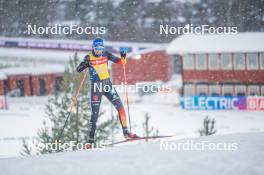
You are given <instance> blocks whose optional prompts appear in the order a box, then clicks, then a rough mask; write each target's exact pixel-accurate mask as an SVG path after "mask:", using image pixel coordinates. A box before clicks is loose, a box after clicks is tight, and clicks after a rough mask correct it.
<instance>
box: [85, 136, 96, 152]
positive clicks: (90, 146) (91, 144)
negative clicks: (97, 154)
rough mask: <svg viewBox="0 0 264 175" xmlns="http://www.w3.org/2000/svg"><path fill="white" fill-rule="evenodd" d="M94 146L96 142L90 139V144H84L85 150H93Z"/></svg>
mask: <svg viewBox="0 0 264 175" xmlns="http://www.w3.org/2000/svg"><path fill="white" fill-rule="evenodd" d="M93 146H94V140H93V139H89V140H88V143H85V144H84V149H86V150H88V149H92V148H93Z"/></svg>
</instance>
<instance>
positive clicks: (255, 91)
mask: <svg viewBox="0 0 264 175" xmlns="http://www.w3.org/2000/svg"><path fill="white" fill-rule="evenodd" d="M248 94H249V95H250V96H255V95H260V92H259V86H258V85H249V86H248Z"/></svg>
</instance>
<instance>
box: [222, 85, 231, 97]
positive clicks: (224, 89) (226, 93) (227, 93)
mask: <svg viewBox="0 0 264 175" xmlns="http://www.w3.org/2000/svg"><path fill="white" fill-rule="evenodd" d="M222 92H223V95H224V96H232V95H233V85H223V87H222Z"/></svg>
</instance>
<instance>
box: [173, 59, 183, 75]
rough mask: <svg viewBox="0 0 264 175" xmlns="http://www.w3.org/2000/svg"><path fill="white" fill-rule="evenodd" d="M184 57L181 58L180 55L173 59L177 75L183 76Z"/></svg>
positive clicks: (174, 71) (174, 70)
mask: <svg viewBox="0 0 264 175" xmlns="http://www.w3.org/2000/svg"><path fill="white" fill-rule="evenodd" d="M182 58H183V57H181V56H179V55H175V56H173V57H172V59H171V60H173V73H176V74H181V72H182V62H181V59H182Z"/></svg>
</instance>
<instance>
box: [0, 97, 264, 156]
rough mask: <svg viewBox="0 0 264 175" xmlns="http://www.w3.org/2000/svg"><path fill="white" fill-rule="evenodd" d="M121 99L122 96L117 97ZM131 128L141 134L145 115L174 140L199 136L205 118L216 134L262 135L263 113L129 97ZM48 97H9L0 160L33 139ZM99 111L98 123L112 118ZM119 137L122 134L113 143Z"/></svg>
mask: <svg viewBox="0 0 264 175" xmlns="http://www.w3.org/2000/svg"><path fill="white" fill-rule="evenodd" d="M120 96H121V97H123V96H124V95H123V94H120ZM129 97H130V98H129V100H130V112H131V122H132V126H133V127H132V128H133V131H134V132H135V133H138V134H139V135H141V134H142V133H143V128H142V123H143V122H144V115H145V114H146V113H148V114H149V115H150V117H151V118H150V121H149V122H150V125H152V126H154V128H155V129H158V130H159V133H160V135H163V134H164V135H165V134H176V135H177V138H178V139H179V138H189V137H198V136H199V134H198V132H197V131H198V129H200V128H201V127H202V122H203V119H204V118H205V117H206V116H209V117H210V118H215V120H216V129H217V133H216V134H217V135H222V134H231V133H249V132H264V117H263V116H264V115H263V114H264V111H186V110H182V109H180V107H178V102H179V97H178V95H177V94H174V95H171V94H152V95H148V96H143V97H139V96H138V95H133V94H129ZM46 102H47V97H27V98H10V99H9V102H8V103H9V110H2V111H0V157H13V156H19V155H20V151H21V149H22V147H21V145H22V138H23V137H27V138H33V137H34V136H36V133H37V130H38V128H40V127H41V126H42V121H43V119H44V116H45V113H44V108H45V103H46ZM101 110H105V111H107V112H106V113H105V114H104V115H103V116H102V117H101V118H99V122H100V121H103V120H105V119H107V118H111V113H110V111H111V110H110V104H109V102H107V101H106V100H104V101H103V103H102V108H101ZM120 139H123V138H122V134H121V132H120V133H119V135H117V137H116V140H120Z"/></svg>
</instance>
